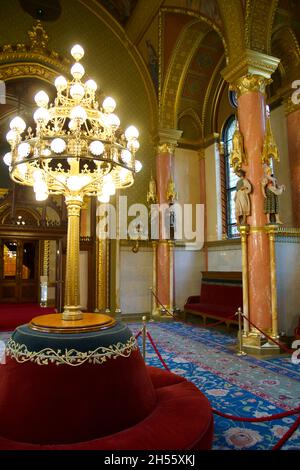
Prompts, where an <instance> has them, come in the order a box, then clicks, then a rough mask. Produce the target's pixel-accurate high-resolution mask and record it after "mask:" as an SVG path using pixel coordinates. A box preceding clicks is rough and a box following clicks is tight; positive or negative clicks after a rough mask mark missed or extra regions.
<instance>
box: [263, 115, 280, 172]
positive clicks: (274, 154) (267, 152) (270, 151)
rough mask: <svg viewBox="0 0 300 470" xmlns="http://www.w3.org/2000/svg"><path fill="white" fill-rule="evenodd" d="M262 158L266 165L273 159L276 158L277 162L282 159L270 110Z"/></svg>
mask: <svg viewBox="0 0 300 470" xmlns="http://www.w3.org/2000/svg"><path fill="white" fill-rule="evenodd" d="M261 159H262V163H263V164H266V165H270V160H271V159H274V160H276V161H277V162H279V160H280V158H279V151H278V147H277V144H276V142H275V139H274V136H273V132H272V127H271V119H270V115H269V112H268V110H267V122H266V134H265V139H264V146H263V152H262V156H261Z"/></svg>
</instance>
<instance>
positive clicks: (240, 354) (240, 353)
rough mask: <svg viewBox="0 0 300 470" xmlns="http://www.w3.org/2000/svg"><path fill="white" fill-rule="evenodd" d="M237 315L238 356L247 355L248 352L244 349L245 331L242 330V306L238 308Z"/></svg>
mask: <svg viewBox="0 0 300 470" xmlns="http://www.w3.org/2000/svg"><path fill="white" fill-rule="evenodd" d="M236 315H238V317H239V349H238V352H237V355H238V356H246V355H247V353H245V352H244V351H243V331H242V309H241V307H239V308H238V311H237V312H236Z"/></svg>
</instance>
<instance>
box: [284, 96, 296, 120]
mask: <svg viewBox="0 0 300 470" xmlns="http://www.w3.org/2000/svg"><path fill="white" fill-rule="evenodd" d="M283 104H284V112H285V115H286V116H288V115H289V114H292V113H294V112H295V111H298V110H299V109H300V103H299V104H296V103H294V102H293V101H292V96H291V95H290V96H288V97H286V98H285V99H284V100H283Z"/></svg>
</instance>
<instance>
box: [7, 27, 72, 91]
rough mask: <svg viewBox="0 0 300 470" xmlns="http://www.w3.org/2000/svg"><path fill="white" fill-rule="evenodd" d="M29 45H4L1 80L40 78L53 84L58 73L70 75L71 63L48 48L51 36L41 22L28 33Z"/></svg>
mask: <svg viewBox="0 0 300 470" xmlns="http://www.w3.org/2000/svg"><path fill="white" fill-rule="evenodd" d="M27 34H28V36H29V43H28V44H23V43H22V44H21V43H17V44H4V45H3V46H2V47H1V50H0V79H1V80H9V79H12V78H16V77H18V78H24V77H32V76H33V77H38V78H41V79H43V80H45V81H47V82H50V83H52V82H53V80H54V78H55V77H56V76H57V72H60V73H67V74H68V73H69V71H68V69H69V64H70V61H69V60H68V59H66V58H65V57H62V56H61V55H60V54H59V53H58V52H56V51H54V50H52V49H50V48H49V47H48V42H49V36H48V34H47V33H46V31H45V30H44V28H43V26H42V24H41V22H40V21H36V22H35V23H34V25H33V27H32V29H31V30H29V31H28V32H27Z"/></svg>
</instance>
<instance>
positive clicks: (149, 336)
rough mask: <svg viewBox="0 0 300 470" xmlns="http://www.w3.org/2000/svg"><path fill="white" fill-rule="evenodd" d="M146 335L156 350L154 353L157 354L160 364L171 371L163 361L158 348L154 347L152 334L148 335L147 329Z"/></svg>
mask: <svg viewBox="0 0 300 470" xmlns="http://www.w3.org/2000/svg"><path fill="white" fill-rule="evenodd" d="M147 337H148V338H149V340H150V343H151V344H152V347H153V349H154V351H155V352H156V354H157V356H158V358H159V360H160V362H161V363H162V365H163V366H164V368H165V369H166V370H167V371H168V372H171V371H170V369H169V367H168V366H167V364H166V363H165V361H164V360H163V358H162V356H161V354H160V352H159V350H158V349H157V347H156V345H155V343H154V341H153V338H152V336H151V335H150V333H149V331H147Z"/></svg>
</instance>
